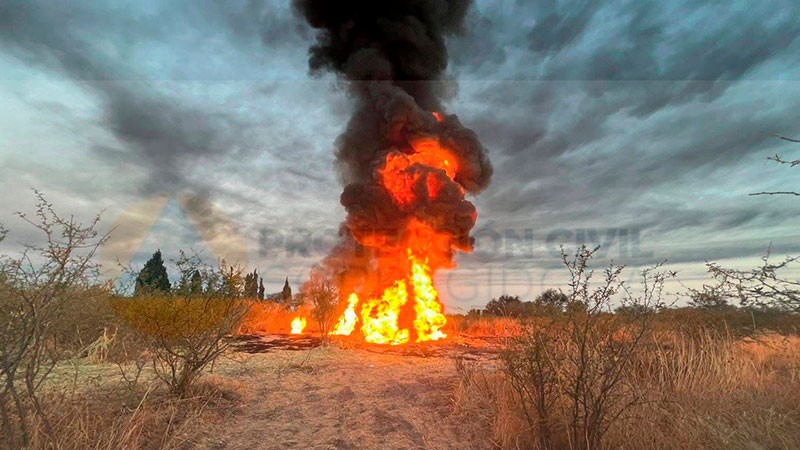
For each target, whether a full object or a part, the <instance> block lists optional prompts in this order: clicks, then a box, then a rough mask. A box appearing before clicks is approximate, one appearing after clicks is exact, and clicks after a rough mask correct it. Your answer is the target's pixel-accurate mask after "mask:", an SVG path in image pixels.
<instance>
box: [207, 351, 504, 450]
mask: <svg viewBox="0 0 800 450" xmlns="http://www.w3.org/2000/svg"><path fill="white" fill-rule="evenodd" d="M315 344H316V342H314V341H313V339H308V338H305V339H304V338H294V337H276V336H272V337H266V338H265V337H250V338H245V339H244V340H243V341H241V342H240V343H239V344H238V351H236V352H233V353H232V355H231V357H230V358H228V359H227V360H226V361H223V362H222V363H221V364H220V365H219V366H218V367H217V368H216V369H215V370H214V374H215V375H212V376H214V377H217V379H218V380H220V381H221V382H223V383H225V382H227V383H229V384H231V386H232V388H233V390H234V391H235V392H236V393H237V395H239V396H241V399H240V401H239V402H238V404H239V405H240V406H239V407H237V408H236V410H235V411H233V412H232V413H231V414H230V415H229V416H227V417H224V418H221V419H220V420H217V421H215V422H214V423H212V424H210V428H209V429H207V430H204V433H203V435H204V436H202V437H200V439H198V441H199V442H200V444H201V447H206V448H214V449H291V448H296V449H415V448H424V449H469V448H485V447H486V443H485V439H484V436H480V435H478V434H479V433H478V432H477V430H473V429H470V427H469V426H467V425H464V424H463V423H462V421H461V420H459V417H458V416H457V414H456V413H455V411H454V408H453V400H452V398H453V397H452V395H453V389H454V387H455V384H456V382H457V378H456V372H455V364H454V356H455V355H461V356H463V357H466V358H467V359H473V360H478V362H479V363H480V364H484V363H485V364H487V365H491V364H493V361H494V355H493V354H492V352H491V351H486V350H485V349H484V350H480V351H477V350H475V349H474V348H473V349H471V348H470V347H469V346H464V345H462V344H460V343H458V342H455V343H454V342H450V343H449V344H446V345H441V346H437V345H427V346H415V345H411V346H404V347H403V348H400V347H373V348H364V347H360V348H347V349H343V348H341V347H337V346H334V347H330V348H322V347H315V346H314V345H315ZM198 441H195V442H198Z"/></svg>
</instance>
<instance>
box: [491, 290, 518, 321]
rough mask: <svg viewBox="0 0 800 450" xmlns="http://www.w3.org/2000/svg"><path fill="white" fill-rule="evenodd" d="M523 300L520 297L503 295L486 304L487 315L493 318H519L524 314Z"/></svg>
mask: <svg viewBox="0 0 800 450" xmlns="http://www.w3.org/2000/svg"><path fill="white" fill-rule="evenodd" d="M522 306H523V305H522V300H520V299H519V297H518V296H511V295H505V294H503V295H501V296H500V297H498V298H493V299H492V300H491V301H490V302H489V303H487V304H486V313H487V314H491V315H493V316H513V317H517V316H519V315H520V314H521V313H522Z"/></svg>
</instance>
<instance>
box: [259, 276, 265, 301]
mask: <svg viewBox="0 0 800 450" xmlns="http://www.w3.org/2000/svg"><path fill="white" fill-rule="evenodd" d="M258 299H259V300H264V279H263V278H260V279H259V281H258Z"/></svg>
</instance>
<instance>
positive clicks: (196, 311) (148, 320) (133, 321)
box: [113, 296, 247, 397]
mask: <svg viewBox="0 0 800 450" xmlns="http://www.w3.org/2000/svg"><path fill="white" fill-rule="evenodd" d="M113 306H114V309H115V310H116V311H117V314H118V315H119V316H120V317H121V318H122V319H123V320H124V322H125V323H126V324H127V325H128V326H129V327H130V328H131V329H132V330H134V331H135V332H137V333H138V335H139V336H141V338H142V339H144V340H145V341H146V343H147V344H146V345H147V348H148V349H149V352H150V354H151V356H152V364H153V369H154V370H155V372H156V374H157V375H158V377H159V378H160V379H161V380H163V381H164V382H165V383H167V385H169V387H170V389H171V391H172V392H173V393H174V394H176V395H178V396H179V397H185V396H186V395H187V394H188V393H189V390H190V388H191V385H192V383H194V381H195V380H196V379H197V378H198V377H199V376H200V375H201V374H202V371H203V369H204V368H206V366H209V365H211V364H213V363H214V361H215V360H216V359H217V358H218V357H219V356H220V355H221V354H222V353H224V352H225V350H227V348H228V346H229V343H228V340H227V339H226V338H227V337H228V336H229V335H230V334H231V333H233V332H235V331H236V330H237V329H238V327H239V324H240V322H241V320H242V318H243V317H244V316H245V314H246V313H247V308H246V305H244V304H243V303H242V302H240V301H237V300H231V299H227V298H180V297H178V298H176V297H171V296H165V297H134V298H119V299H115V301H114V302H113Z"/></svg>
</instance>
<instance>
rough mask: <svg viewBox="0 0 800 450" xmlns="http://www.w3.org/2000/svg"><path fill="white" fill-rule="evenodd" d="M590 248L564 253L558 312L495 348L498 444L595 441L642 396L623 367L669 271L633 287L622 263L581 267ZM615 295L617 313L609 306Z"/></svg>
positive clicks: (646, 276) (645, 334) (582, 444)
mask: <svg viewBox="0 0 800 450" xmlns="http://www.w3.org/2000/svg"><path fill="white" fill-rule="evenodd" d="M592 254H593V252H592V251H589V250H588V249H586V248H585V247H583V248H581V249H579V250H578V252H577V253H576V254H575V257H574V258H573V259H571V260H568V259H567V257H566V255H564V264H565V266H566V267H567V269H568V270H569V272H570V275H571V278H570V280H571V281H570V292H568V293H567V295H568V303H567V305H566V308H565V309H564V312H563V313H562V314H558V315H555V314H554V315H552V316H551V317H548V318H538V319H537V320H536V323H535V324H532V323H531V322H528V323H527V324H526V323H525V322H524V321H523V322H522V325H523V326H522V330H521V331H520V332H519V333H518V334H517V335H515V336H513V337H511V338H510V339H509V340H508V343H507V344H506V347H505V348H504V350H503V351H502V352H501V367H502V371H501V372H499V374H498V375H497V376H496V377H495V379H496V381H495V383H494V384H495V386H494V388H492V389H491V390H490V393H491V395H489V396H488V398H492V399H493V400H492V401H493V402H494V408H493V409H492V410H493V411H494V412H495V416H494V419H493V421H494V424H493V427H494V428H495V432H494V433H493V434H494V435H495V443H496V444H498V445H501V446H504V447H511V448H513V447H516V446H520V447H523V448H542V449H551V448H578V449H590V448H599V447H602V446H603V445H604V442H605V439H604V438H605V435H606V433H607V432H608V430H609V429H610V428H611V426H612V425H615V424H617V423H619V422H620V421H623V420H624V419H625V418H626V417H627V414H628V413H629V411H630V410H631V408H633V407H634V406H636V405H638V404H639V403H640V402H642V401H643V400H644V399H645V395H644V393H643V392H642V391H641V390H640V389H638V386H637V385H636V384H635V383H633V382H631V377H630V374H631V373H632V371H633V370H634V362H635V361H636V358H637V357H638V355H639V354H640V353H641V352H642V351H643V348H644V347H643V342H645V341H646V340H647V338H649V336H650V333H651V321H652V317H653V315H654V311H655V308H656V307H657V306H660V305H661V303H662V301H661V298H662V290H663V285H664V281H665V280H666V278H667V277H669V276H672V274H670V273H663V272H659V271H658V270H655V269H648V270H645V271H643V273H642V283H641V286H640V288H639V292H638V293H637V294H635V295H634V294H633V293H631V292H630V291H629V290H628V289H627V287H626V285H625V284H624V283H623V282H622V281H621V280H620V274H621V271H622V268H621V267H614V266H612V267H609V268H608V269H607V270H605V271H604V272H603V275H604V276H603V278H602V279H601V280H599V281H595V280H594V279H593V275H594V274H593V272H592V271H591V270H589V268H588V262H589V260H590V259H591V257H592ZM618 295H621V296H622V298H621V301H622V303H623V306H624V307H625V308H624V310H625V313H624V314H612V313H611V306H612V300H614V299H616V298H617V296H618ZM466 384H467V385H469V384H472V385H475V383H474V380H472V381H469V382H467V383H466ZM498 423H500V424H502V425H500V426H499V428H500V430H502V432H499V433H498ZM509 424H511V425H510V426H509Z"/></svg>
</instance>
